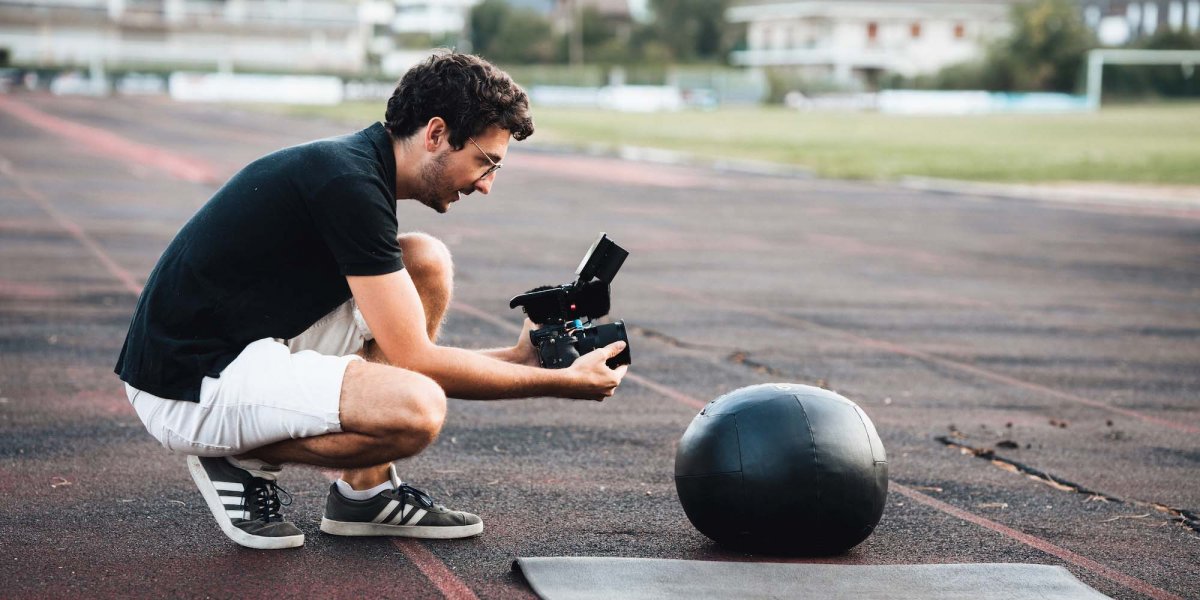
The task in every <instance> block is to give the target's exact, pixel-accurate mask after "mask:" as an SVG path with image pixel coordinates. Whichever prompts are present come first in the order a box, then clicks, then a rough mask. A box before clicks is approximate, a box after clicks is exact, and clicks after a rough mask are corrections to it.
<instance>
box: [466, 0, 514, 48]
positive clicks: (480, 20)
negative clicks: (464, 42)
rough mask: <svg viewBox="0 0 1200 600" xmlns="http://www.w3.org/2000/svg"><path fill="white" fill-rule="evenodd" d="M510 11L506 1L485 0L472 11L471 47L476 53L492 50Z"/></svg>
mask: <svg viewBox="0 0 1200 600" xmlns="http://www.w3.org/2000/svg"><path fill="white" fill-rule="evenodd" d="M510 10H511V9H510V8H509V6H508V3H507V2H505V1H504V0H483V2H480V3H479V4H476V5H475V6H474V7H473V8H472V9H471V15H470V17H471V27H470V29H471V47H472V48H474V49H475V52H476V53H483V52H484V51H486V50H488V49H490V48H491V45H492V40H494V39H495V38H496V34H498V33H500V28H501V27H502V26H503V25H504V20H505V19H507V18H508V13H509V11H510Z"/></svg>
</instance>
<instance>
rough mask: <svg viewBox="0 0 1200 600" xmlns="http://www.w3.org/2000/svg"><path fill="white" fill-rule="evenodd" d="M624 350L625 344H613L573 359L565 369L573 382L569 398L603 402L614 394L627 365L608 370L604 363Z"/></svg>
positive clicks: (627, 368)
mask: <svg viewBox="0 0 1200 600" xmlns="http://www.w3.org/2000/svg"><path fill="white" fill-rule="evenodd" d="M624 349H625V342H613V343H611V344H609V345H607V346H605V347H603V348H596V349H595V350H592V351H591V352H588V353H587V354H584V355H583V356H580V357H579V358H577V359H575V362H574V363H571V366H570V367H567V372H569V373H571V375H572V378H571V379H572V382H573V385H572V390H571V391H570V394H569V397H571V398H578V399H580V400H595V401H597V402H603V401H604V399H605V398H608V397H610V396H612V395H613V394H614V393H616V391H617V386H618V385H621V379H623V378H624V377H625V372H626V371H628V370H629V365H621V366H619V367H617V368H615V369H610V368H608V365H607V364H605V361H607V360H608V359H610V358H612V357H614V356H616V355H618V354H620V353H621V351H622V350H624Z"/></svg>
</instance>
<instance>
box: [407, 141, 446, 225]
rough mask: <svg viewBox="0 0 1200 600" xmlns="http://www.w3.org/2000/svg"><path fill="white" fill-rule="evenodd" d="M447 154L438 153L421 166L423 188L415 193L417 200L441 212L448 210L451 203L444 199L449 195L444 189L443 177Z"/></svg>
mask: <svg viewBox="0 0 1200 600" xmlns="http://www.w3.org/2000/svg"><path fill="white" fill-rule="evenodd" d="M449 158H450V157H449V155H447V154H438V155H436V156H434V157H433V160H432V161H431V162H430V163H429V164H427V165H425V166H424V167H422V168H421V189H420V190H418V191H417V193H416V194H415V197H416V200H417V202H420V203H421V204H424V205H425V206H428V207H429V208H432V209H433V210H436V211H438V212H440V213H444V212H446V209H447V208H448V206H449V203H448V202H446V201H445V200H444V196H446V195H448V194H447V193H446V192H445V191H442V186H443V185H444V184H443V183H442V179H443V178H444V176H445V173H446V161H447V160H448V159H449Z"/></svg>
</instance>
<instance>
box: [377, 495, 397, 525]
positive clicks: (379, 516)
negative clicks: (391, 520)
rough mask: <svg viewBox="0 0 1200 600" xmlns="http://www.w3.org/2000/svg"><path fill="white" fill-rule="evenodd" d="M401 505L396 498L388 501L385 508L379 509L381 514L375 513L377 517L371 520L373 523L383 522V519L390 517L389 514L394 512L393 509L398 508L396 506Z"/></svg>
mask: <svg viewBox="0 0 1200 600" xmlns="http://www.w3.org/2000/svg"><path fill="white" fill-rule="evenodd" d="M399 505H400V503H399V502H397V501H395V500H391V501H389V502H388V503H387V506H385V507H383V510H381V511H379V514H377V515H375V518H374V519H372V520H371V522H372V523H382V522H383V520H384V519H386V518H387V517H388V515H390V514H392V511H393V510H396V507H397V506H399Z"/></svg>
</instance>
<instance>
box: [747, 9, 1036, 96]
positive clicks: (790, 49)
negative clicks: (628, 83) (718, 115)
mask: <svg viewBox="0 0 1200 600" xmlns="http://www.w3.org/2000/svg"><path fill="white" fill-rule="evenodd" d="M1012 2H1013V0H960V1H949V0H905V1H899V0H896V1H889V0H828V1H811V2H806V1H800V2H795V1H793V2H787V1H782V2H780V1H774V2H771V1H761V0H760V1H757V2H743V3H741V4H739V5H736V6H734V7H732V8H730V9H729V11H728V12H727V13H726V14H727V17H728V18H729V20H730V21H732V22H735V23H745V24H746V27H747V49H746V50H742V51H737V52H734V53H733V55H732V57H731V59H732V62H733V63H734V64H738V65H744V66H749V67H779V68H791V69H793V70H795V71H797V72H799V73H801V74H803V75H805V76H807V77H812V78H814V79H825V80H829V81H832V82H835V83H837V84H841V85H859V84H862V83H869V82H872V81H874V80H875V78H876V77H878V75H880V74H883V73H897V74H900V75H903V76H906V77H911V76H914V75H920V74H927V73H934V72H936V71H938V70H939V69H941V68H942V67H945V66H948V65H951V64H955V63H959V62H963V61H968V60H972V59H976V58H981V57H982V56H983V53H984V51H985V47H986V44H987V43H988V42H989V41H991V40H993V39H996V38H998V37H1002V36H1004V35H1005V34H1006V33H1007V32H1008V31H1009V27H1010V26H1009V23H1008V17H1009V10H1010V6H1011V4H1012Z"/></svg>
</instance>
